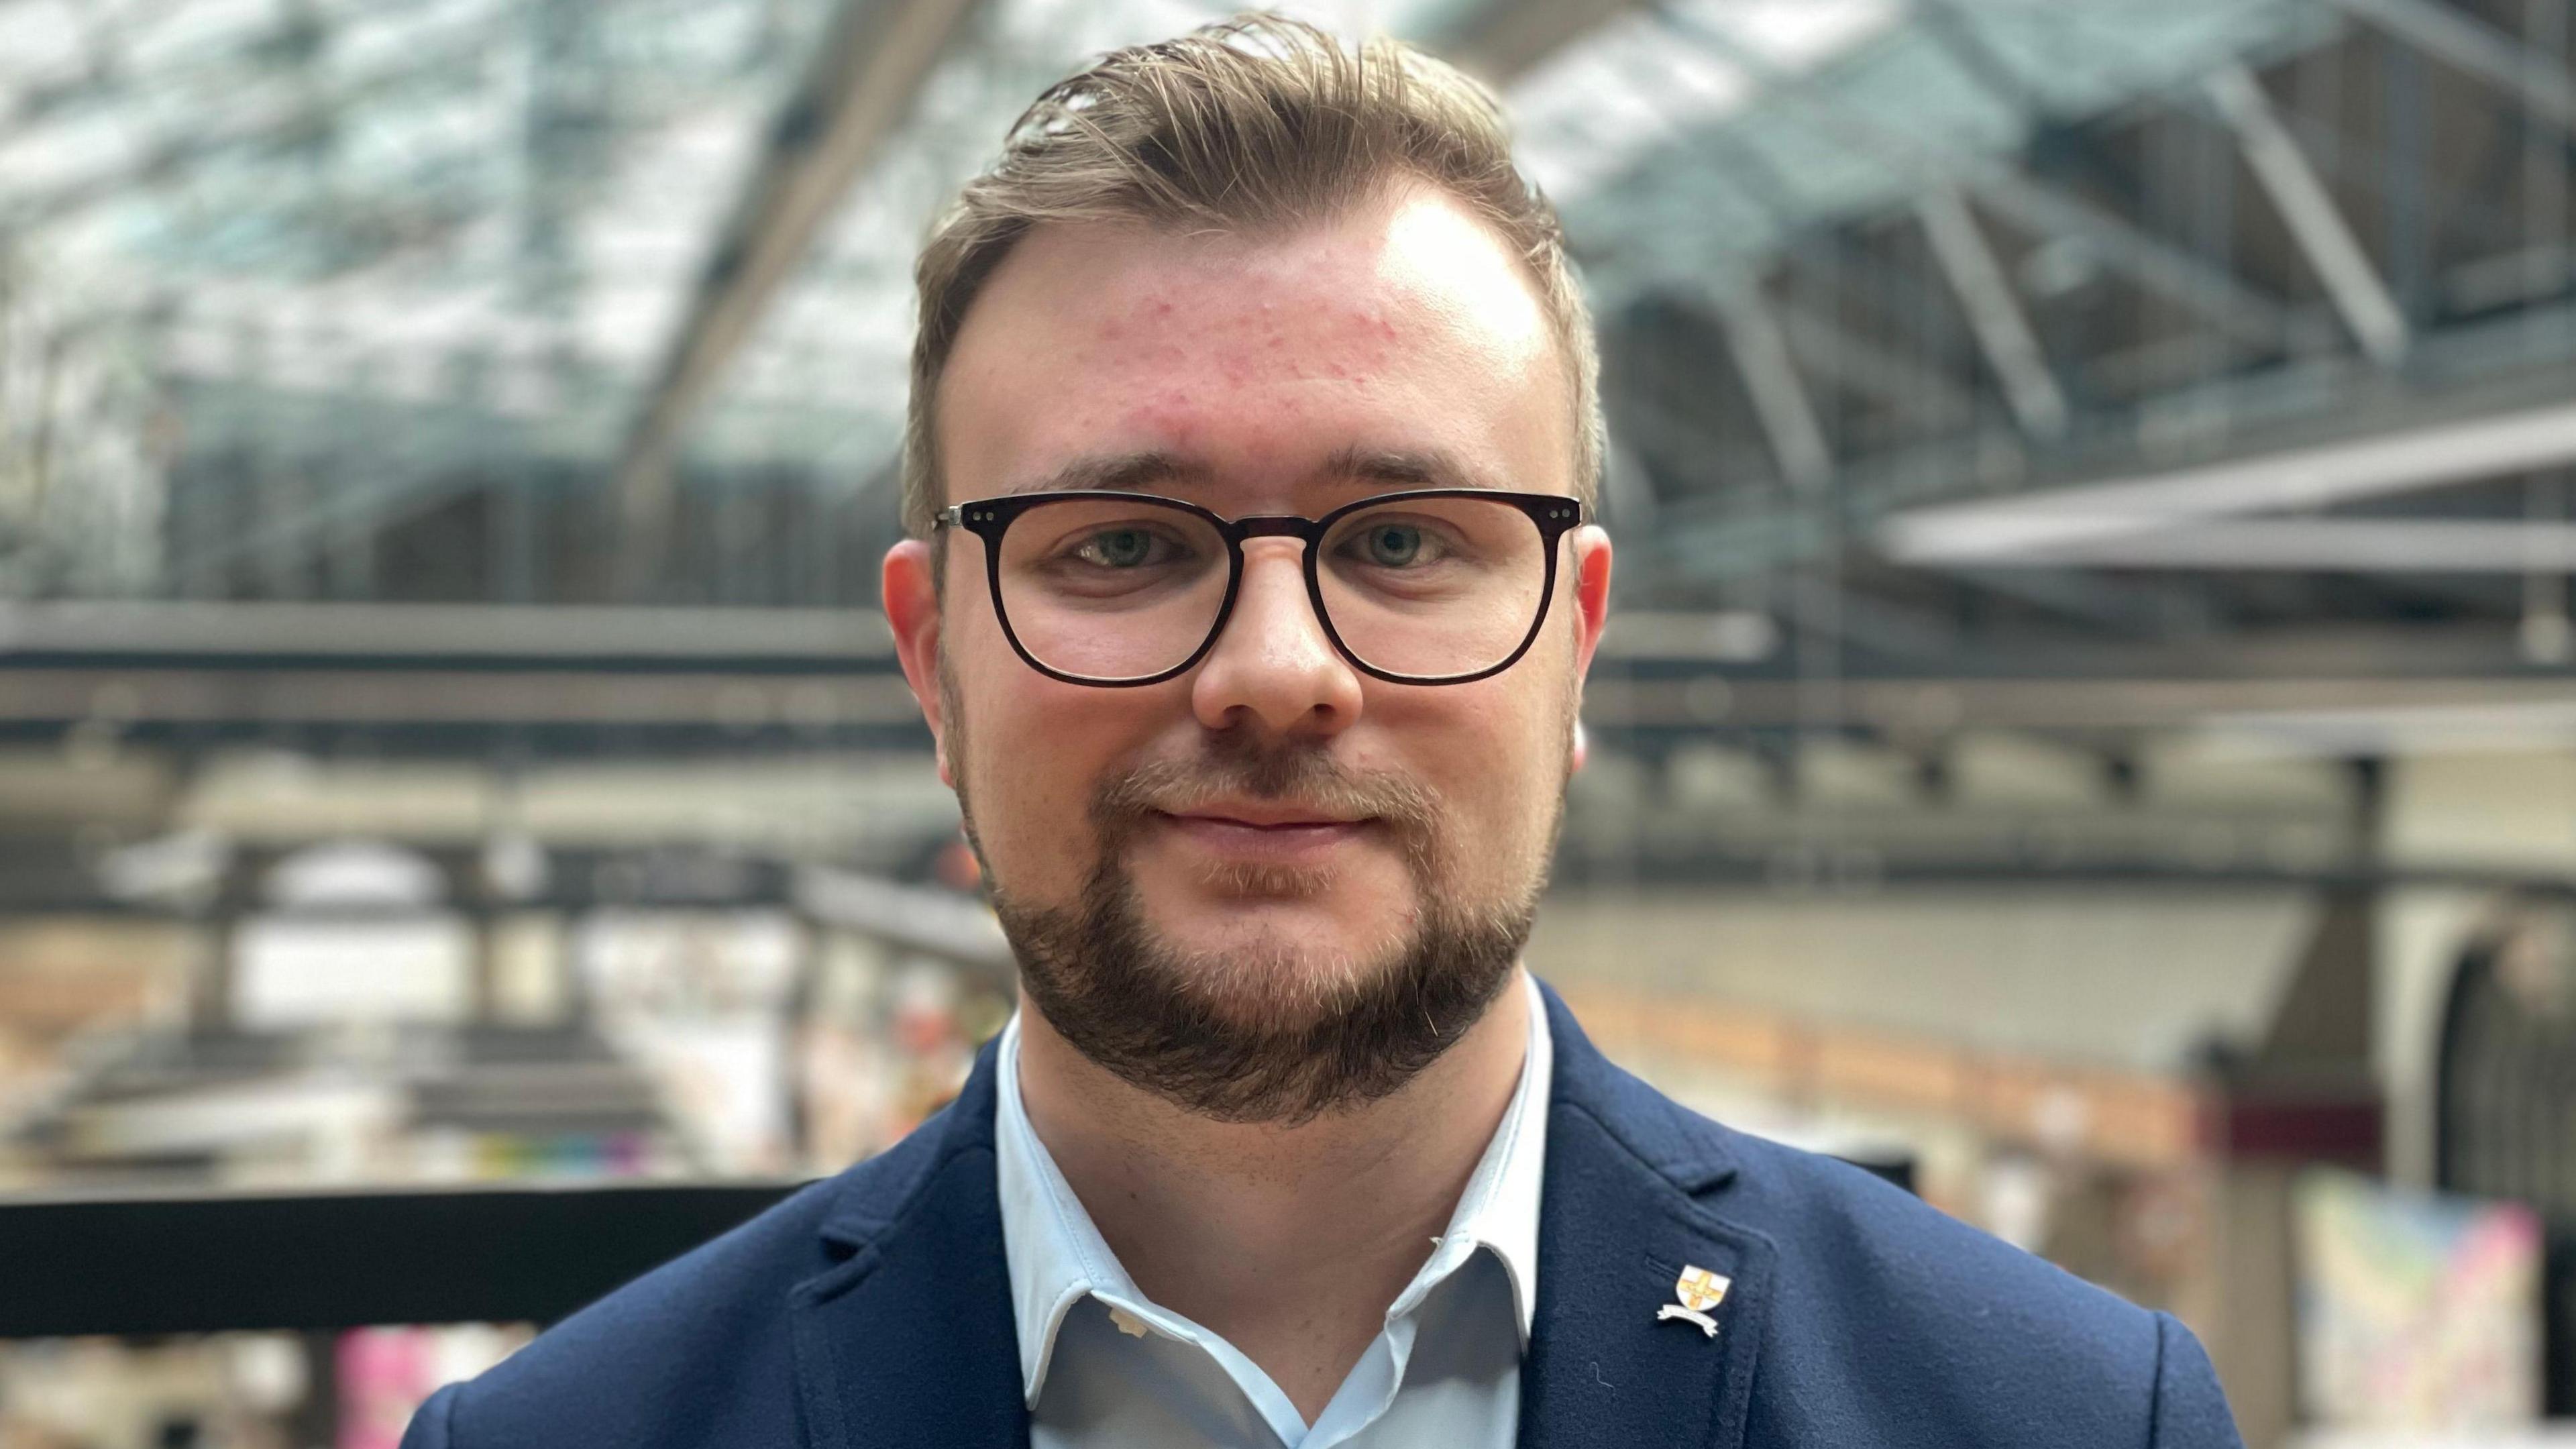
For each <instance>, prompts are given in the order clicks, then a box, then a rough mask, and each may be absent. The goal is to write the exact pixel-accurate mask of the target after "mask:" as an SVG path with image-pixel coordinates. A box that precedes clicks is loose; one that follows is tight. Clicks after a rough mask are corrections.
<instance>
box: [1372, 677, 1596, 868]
mask: <svg viewBox="0 0 2576 1449" xmlns="http://www.w3.org/2000/svg"><path fill="white" fill-rule="evenodd" d="M1538 652H1539V651H1538V650H1536V649H1533V650H1532V651H1531V653H1532V654H1533V655H1536V654H1537V653H1538ZM1539 662H1540V661H1538V660H1536V659H1530V660H1524V661H1523V662H1522V663H1521V664H1519V665H1517V666H1515V667H1514V668H1512V669H1510V670H1508V671H1506V672H1504V673H1503V674H1501V675H1498V676H1496V677H1495V678H1494V679H1491V680H1486V681H1483V682H1481V683H1477V684H1454V685H1443V686H1439V687H1437V688H1434V689H1426V690H1420V691H1415V693H1417V694H1419V695H1420V696H1422V698H1421V699H1419V700H1418V701H1408V702H1407V703H1410V704H1413V705H1414V706H1415V707H1414V708H1412V709H1410V710H1407V709H1404V708H1403V707H1402V706H1400V705H1391V704H1390V705H1379V704H1377V703H1376V702H1374V701H1373V702H1372V706H1371V707H1372V710H1373V711H1376V712H1377V713H1378V716H1379V718H1380V719H1381V720H1382V721H1383V722H1384V723H1385V725H1386V726H1387V733H1388V737H1389V738H1392V739H1398V740H1402V741H1403V742H1404V743H1403V748H1404V750H1405V754H1406V756H1407V757H1408V759H1409V761H1410V762H1411V767H1412V768H1413V769H1414V770H1415V771H1416V772H1417V774H1418V776H1419V778H1421V779H1422V780H1423V781H1424V783H1426V784H1428V785H1430V786H1431V787H1432V788H1433V789H1434V790H1435V791H1437V792H1438V793H1439V795H1440V798H1441V799H1442V801H1443V802H1444V803H1445V804H1446V806H1447V809H1448V813H1449V817H1450V819H1449V829H1450V841H1449V845H1450V849H1451V850H1452V852H1453V853H1454V855H1455V857H1456V861H1457V864H1458V866H1459V867H1460V868H1461V869H1463V870H1466V871H1469V872H1470V873H1475V874H1481V873H1482V872H1483V871H1484V870H1487V869H1491V870H1494V871H1497V872H1502V873H1517V872H1518V871H1519V870H1520V869H1521V868H1522V864H1523V862H1522V861H1521V859H1520V855H1519V852H1518V851H1517V850H1514V849H1509V848H1504V846H1503V843H1504V842H1515V841H1527V840H1528V839H1529V838H1530V837H1531V836H1533V835H1535V834H1537V833H1539V832H1542V831H1544V830H1545V829H1546V827H1547V824H1548V821H1549V820H1550V818H1551V817H1552V816H1553V814H1554V812H1555V801H1556V797H1557V794H1558V793H1559V791H1560V789H1561V787H1562V781H1563V779H1564V774H1565V749H1566V739H1565V710H1566V700H1565V699H1564V698H1562V697H1561V696H1559V695H1558V694H1555V693H1552V692H1550V691H1549V690H1547V689H1545V688H1538V687H1533V684H1534V682H1535V681H1536V680H1538V679H1541V678H1553V677H1555V674H1556V673H1558V672H1561V666H1560V669H1559V670H1556V671H1535V670H1534V671H1533V673H1532V675H1531V678H1530V679H1528V680H1522V679H1518V678H1516V676H1518V675H1519V674H1520V673H1521V671H1522V670H1524V669H1531V668H1532V666H1533V665H1534V664H1538V663H1539ZM1444 695H1446V696H1452V697H1451V698H1445V699H1444V698H1439V696H1444Z"/></svg>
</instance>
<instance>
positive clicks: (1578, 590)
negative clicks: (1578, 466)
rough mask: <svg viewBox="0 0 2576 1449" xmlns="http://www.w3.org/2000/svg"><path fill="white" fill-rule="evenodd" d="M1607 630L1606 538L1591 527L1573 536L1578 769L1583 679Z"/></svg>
mask: <svg viewBox="0 0 2576 1449" xmlns="http://www.w3.org/2000/svg"><path fill="white" fill-rule="evenodd" d="M1609 627H1610V535H1609V534H1608V533H1605V532H1603V531H1602V529H1601V528H1600V527H1599V526H1598V525H1595V524H1585V525H1584V526H1583V527H1581V528H1579V529H1577V530H1575V533H1574V704H1575V720H1574V759H1573V762H1572V766H1571V767H1572V768H1573V769H1576V770H1580V769H1582V768H1583V762H1584V761H1585V760H1586V759H1588V758H1590V757H1591V754H1592V743H1591V739H1590V737H1589V736H1588V735H1586V734H1585V732H1584V729H1583V718H1582V709H1583V680H1584V678H1585V676H1587V675H1589V674H1590V673H1591V672H1592V656H1593V655H1594V654H1595V653H1597V652H1599V650H1600V648H1601V634H1602V631H1603V630H1605V629H1607V628H1609Z"/></svg>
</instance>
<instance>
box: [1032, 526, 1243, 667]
mask: <svg viewBox="0 0 2576 1449" xmlns="http://www.w3.org/2000/svg"><path fill="white" fill-rule="evenodd" d="M998 562H999V565H1000V576H1001V601H1002V612H1003V613H1004V614H1005V615H1006V616H1007V617H1008V618H1009V619H1010V623H1011V632H1012V633H1014V634H1015V635H1017V636H1018V637H1019V641H1020V645H1021V647H1022V648H1024V649H1026V650H1028V652H1029V653H1030V655H1031V656H1032V657H1034V658H1035V659H1036V660H1037V661H1038V662H1039V663H1041V664H1044V665H1045V666H1046V667H1047V668H1049V669H1052V670H1055V671H1056V672H1058V673H1060V674H1070V675H1073V676H1075V677H1077V678H1081V679H1104V680H1116V679H1143V678H1147V677H1150V676H1152V675H1156V674H1160V673H1162V672H1164V671H1165V670H1168V669H1172V668H1175V667H1177V666H1179V665H1181V664H1182V663H1184V662H1186V661H1187V660H1188V659H1189V657H1190V656H1191V655H1192V654H1194V653H1196V652H1197V651H1198V647H1199V646H1200V645H1201V644H1203V643H1205V642H1206V641H1207V637H1208V633H1209V631H1210V630H1211V629H1213V628H1215V626H1216V616H1217V611H1218V610H1219V609H1220V608H1222V607H1224V605H1225V584H1226V547H1225V539H1224V537H1223V536H1222V535H1220V534H1219V533H1218V532H1217V531H1216V529H1215V528H1214V527H1213V526H1211V525H1210V524H1209V523H1208V522H1207V520H1205V519H1203V518H1200V517H1198V516H1196V515H1194V514H1190V513H1186V512H1183V511H1182V510H1180V509H1178V508H1164V507H1159V506H1157V505H1155V504H1152V503H1140V502H1135V501H1132V500H1124V499H1096V498H1068V499H1059V500H1053V501H1050V502H1046V503H1042V504H1039V505H1038V506H1036V507H1034V508H1031V509H1030V510H1029V511H1028V512H1026V513H1023V514H1021V515H1020V516H1019V517H1018V518H1017V519H1015V520H1013V522H1012V524H1011V527H1010V530H1009V532H1007V533H1005V534H1003V536H1002V551H1001V556H1000V559H999V561H998Z"/></svg>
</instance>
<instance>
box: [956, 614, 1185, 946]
mask: <svg viewBox="0 0 2576 1449" xmlns="http://www.w3.org/2000/svg"><path fill="white" fill-rule="evenodd" d="M956 657H957V662H958V679H957V684H958V693H959V699H958V704H959V706H960V709H961V712H962V714H963V715H964V723H965V731H964V738H963V741H962V743H963V746H964V749H963V758H962V759H960V760H958V761H957V762H956V763H957V767H958V769H959V771H960V772H961V776H962V778H963V780H964V783H965V786H966V793H967V798H968V800H969V803H970V804H971V805H972V807H973V809H974V812H975V833H976V837H977V839H978V840H980V841H981V842H982V843H983V847H984V854H985V857H986V862H985V863H986V864H987V866H988V867H990V869H991V871H992V873H993V875H994V877H995V879H996V880H997V882H998V883H1000V884H1001V885H1002V886H1003V888H1004V889H1007V890H1010V891H1012V892H1014V893H1015V894H1018V895H1021V896H1025V897H1028V898H1031V899H1037V900H1053V901H1062V900H1064V899H1067V898H1069V897H1070V896H1071V895H1072V894H1073V893H1074V892H1075V891H1077V890H1078V889H1079V888H1080V886H1081V883H1082V881H1083V880H1084V879H1085V878H1086V877H1087V876H1088V875H1089V873H1090V870H1091V867H1092V863H1093V861H1094V859H1095V858H1096V854H1097V852H1096V850H1095V848H1094V845H1093V842H1092V831H1091V821H1090V806H1091V796H1092V792H1093V790H1094V788H1095V787H1096V786H1097V784H1098V782H1099V781H1100V780H1101V779H1102V778H1103V777H1104V776H1105V775H1107V774H1108V773H1109V772H1111V771H1113V770H1115V769H1117V768H1118V767H1119V766H1120V764H1121V762H1123V761H1125V760H1127V759H1130V758H1132V757H1133V756H1134V754H1135V753H1136V752H1137V750H1138V749H1139V748H1140V746H1141V744H1142V742H1143V740H1144V739H1145V738H1146V737H1147V734H1148V732H1149V722H1150V720H1151V719H1153V718H1157V717H1159V715H1157V713H1156V707H1155V702H1154V701H1150V700H1147V699H1143V698H1138V697H1136V696H1140V695H1144V694H1149V693H1159V692H1160V691H1159V690H1155V691H1142V690H1120V689H1094V688H1089V687H1086V686H1083V685H1078V684H1063V683H1059V682H1058V681H1055V680H1052V679H1049V678H1047V677H1046V676H1044V675H1042V674H1039V673H1038V672H1037V671H1036V670H1033V669H1031V668H1029V667H1028V666H1027V665H1026V664H1024V663H1022V662H1021V661H1020V659H1019V656H1018V655H1016V654H1014V653H1012V652H1011V646H1010V644H1009V643H1008V641H1006V640H1004V639H1003V638H1002V637H1001V633H1000V630H999V629H998V628H997V627H995V626H994V625H993V624H992V622H991V619H990V617H989V616H987V617H986V618H985V619H984V620H983V621H982V627H981V628H980V629H977V630H973V631H970V637H969V638H968V639H967V640H966V641H964V647H963V648H962V649H960V650H959V651H958V654H957V656H956ZM1177 708H1181V707H1180V706H1167V707H1165V709H1164V711H1163V712H1165V713H1168V712H1170V710H1171V709H1177Z"/></svg>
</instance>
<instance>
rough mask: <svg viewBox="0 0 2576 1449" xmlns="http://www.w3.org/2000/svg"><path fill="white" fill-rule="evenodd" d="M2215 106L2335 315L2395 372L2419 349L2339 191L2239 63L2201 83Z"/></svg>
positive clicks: (2364, 348)
mask: <svg viewBox="0 0 2576 1449" xmlns="http://www.w3.org/2000/svg"><path fill="white" fill-rule="evenodd" d="M2201 87H2202V90H2203V91H2204V92H2206V93H2207V95H2208V96H2209V101H2210V104H2211V105H2213V106H2215V107H2216V108H2217V110H2218V114H2219V117H2220V119H2222V120H2224V121H2225V122H2226V123H2227V128H2228V129H2229V130H2231V131H2233V132H2235V133H2236V143H2237V146H2238V147H2239V149H2241V150H2242V151H2243V152H2244V154H2245V164H2246V166H2247V167H2249V168H2250V169H2251V170H2252V171H2253V172H2254V179H2255V180H2256V181H2258V182H2260V183H2262V187H2263V193H2264V194H2265V195H2266V196H2269V197H2270V198H2271V199H2272V205H2273V207H2274V208H2275V209H2277V210H2278V211H2279V212H2280V213H2281V220H2282V222H2283V223H2284V224H2285V225H2287V226H2288V227H2289V229H2290V236H2291V237H2292V239H2293V240H2295V241H2296V242H2297V243H2298V246H2299V251H2300V253H2301V255H2303V256H2305V257H2306V258H2307V260H2308V265H2309V266H2310V267H2311V268H2312V269H2314V270H2315V272H2316V274H2317V279H2318V280H2319V281H2321V282H2323V283H2324V284H2325V289H2326V295H2327V297H2329V298H2330V299H2332V300H2333V302H2334V307H2335V312H2336V313H2337V314H2338V315H2340V316H2341V317H2342V318H2343V321H2344V325H2345V326H2346V327H2349V328H2351V329H2352V335H2353V337H2354V338H2355V339H2356V340H2357V341H2359V342H2360V343H2361V350H2362V351H2364V352H2366V353H2368V354H2369V355H2370V359H2371V360H2372V361H2373V362H2376V363H2378V364H2379V365H2380V366H2382V367H2395V366H2397V365H2398V364H2399V363H2400V362H2403V361H2404V360H2405V359H2406V350H2407V349H2408V348H2409V347H2411V346H2412V345H2413V344H2414V332H2413V329H2412V328H2410V327H2409V326H2407V323H2406V313H2405V310H2404V309H2403V308H2401V307H2399V306H2398V305H2397V298H2396V297H2395V296H2394V295H2393V294H2392V293H2390V291H2389V290H2388V283H2387V281H2386V280H2385V279H2384V278H2382V277H2381V276H2380V275H2379V268H2378V267H2377V266H2375V265H2373V264H2372V262H2371V260H2370V253H2368V252H2367V251H2364V250H2363V249H2362V245H2361V239H2360V238H2358V237H2356V236H2354V235H2353V234H2352V225H2351V223H2350V222H2348V221H2346V220H2345V219H2344V215H2343V212H2342V210H2341V209H2340V208H2338V207H2337V206H2336V205H2335V200H2334V194H2333V193H2332V192H2330V191H2328V190H2327V189H2326V184H2325V182H2324V181H2323V180H2322V179H2320V178H2319V177H2318V175H2317V170H2316V168H2315V167H2314V166H2312V165H2310V164H2308V157H2307V153H2306V152H2304V151H2302V150H2301V149H2299V141H2298V138H2297V137H2295V136H2293V135H2291V134H2290V128H2289V127H2288V126H2287V125H2285V124H2283V123H2282V120H2281V114H2280V112H2279V111H2278V110H2277V109H2275V108H2274V106H2273V105H2272V98H2271V96H2270V95H2269V94H2267V93H2266V92H2265V91H2264V89H2263V83H2262V81H2260V80H2259V79H2257V78H2256V77H2255V75H2254V73H2253V72H2252V71H2250V70H2247V69H2246V68H2245V67H2244V66H2241V65H2234V64H2230V65H2223V66H2220V67H2219V68H2218V69H2217V70H2215V71H2213V72H2211V73H2210V75H2209V76H2208V77H2207V78H2206V79H2205V80H2204V81H2203V82H2202V83H2201Z"/></svg>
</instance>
